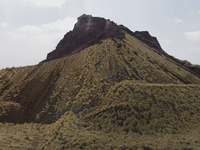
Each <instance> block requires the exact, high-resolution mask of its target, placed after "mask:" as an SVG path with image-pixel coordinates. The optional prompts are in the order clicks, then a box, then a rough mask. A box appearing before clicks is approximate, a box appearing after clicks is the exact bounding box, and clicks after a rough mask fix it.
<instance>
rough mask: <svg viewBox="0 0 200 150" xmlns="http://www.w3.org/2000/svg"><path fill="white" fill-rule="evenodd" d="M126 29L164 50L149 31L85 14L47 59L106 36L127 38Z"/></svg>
mask: <svg viewBox="0 0 200 150" xmlns="http://www.w3.org/2000/svg"><path fill="white" fill-rule="evenodd" d="M124 31H126V32H127V33H129V34H130V35H132V36H134V37H136V38H138V39H139V40H141V41H143V42H145V43H147V44H149V45H151V46H153V47H155V48H158V49H159V50H162V48H161V47H160V45H159V43H158V41H157V39H156V38H155V37H152V36H151V35H150V34H149V33H148V32H147V31H145V32H139V31H137V32H132V31H130V30H129V29H128V28H126V27H124V26H123V25H121V26H118V25H117V24H116V23H114V22H112V21H110V20H106V19H104V18H100V17H92V16H91V15H86V14H83V15H81V16H80V17H78V22H77V23H76V24H75V26H74V29H73V30H72V31H70V32H68V33H67V34H66V35H65V36H64V38H63V39H62V40H61V41H60V42H59V43H58V45H57V47H56V49H55V50H54V51H52V52H50V53H49V54H48V55H47V58H46V60H44V61H43V62H46V61H51V60H54V59H57V58H62V57H66V56H69V55H71V54H74V53H77V52H79V51H80V50H82V49H84V48H87V47H89V46H91V45H94V44H96V43H99V42H100V41H101V40H102V39H106V38H114V37H115V38H118V39H123V38H125V34H124Z"/></svg>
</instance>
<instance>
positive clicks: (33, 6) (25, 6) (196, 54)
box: [0, 0, 200, 69]
mask: <svg viewBox="0 0 200 150" xmlns="http://www.w3.org/2000/svg"><path fill="white" fill-rule="evenodd" d="M84 13H85V14H90V15H92V16H98V17H104V18H106V19H110V20H112V21H114V22H115V23H117V24H123V25H124V26H126V27H128V28H129V29H130V30H132V31H136V30H138V31H149V33H150V34H151V35H152V36H155V37H157V39H158V41H159V43H160V45H161V47H162V48H163V49H164V50H165V51H166V52H167V53H168V54H170V55H173V56H175V57H176V58H179V59H182V60H188V61H190V62H192V63H194V64H200V0H0V69H1V68H5V67H12V66H15V67H17V66H27V65H34V64H37V63H39V62H40V61H42V60H44V59H45V58H46V55H47V53H48V52H50V51H52V50H54V49H55V47H56V45H57V43H58V42H59V41H60V40H61V39H62V38H63V36H64V34H66V33H67V32H68V31H69V30H72V29H73V27H74V24H75V23H76V22H77V17H79V16H81V15H82V14H84Z"/></svg>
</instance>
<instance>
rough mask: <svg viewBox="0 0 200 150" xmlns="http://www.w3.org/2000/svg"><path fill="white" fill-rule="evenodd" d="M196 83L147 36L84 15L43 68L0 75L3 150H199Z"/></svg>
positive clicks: (199, 101) (198, 80)
mask: <svg viewBox="0 0 200 150" xmlns="http://www.w3.org/2000/svg"><path fill="white" fill-rule="evenodd" d="M199 110H200V78H199V76H198V74H197V73H196V72H194V70H191V69H190V68H189V67H187V66H186V65H184V64H182V63H181V61H179V60H177V59H174V58H172V57H171V56H170V55H168V54H167V53H166V52H165V51H163V49H162V48H161V46H160V44H159V43H158V41H157V39H156V38H155V37H153V36H151V35H150V34H149V33H148V32H147V31H144V32H139V31H136V32H132V31H130V30H129V29H128V28H126V27H124V26H123V25H120V26H119V25H117V24H115V23H114V22H112V21H109V20H106V19H104V18H99V17H92V16H89V15H82V16H81V17H79V18H78V22H77V23H76V24H75V26H74V29H73V31H70V32H69V33H67V34H66V35H65V36H64V38H63V39H62V40H61V41H60V42H59V44H58V45H57V47H56V49H55V50H54V51H52V52H50V53H49V54H48V55H47V58H46V60H44V61H42V63H39V64H38V65H35V66H27V67H19V68H6V69H2V70H0V122H2V123H1V124H0V130H1V132H0V135H1V136H0V145H1V147H0V149H1V148H2V149H82V150H83V149H111V150H113V149H145V150H149V149H198V148H199V146H200V140H199V139H200V136H199V132H200V128H199V123H200V112H199Z"/></svg>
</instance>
